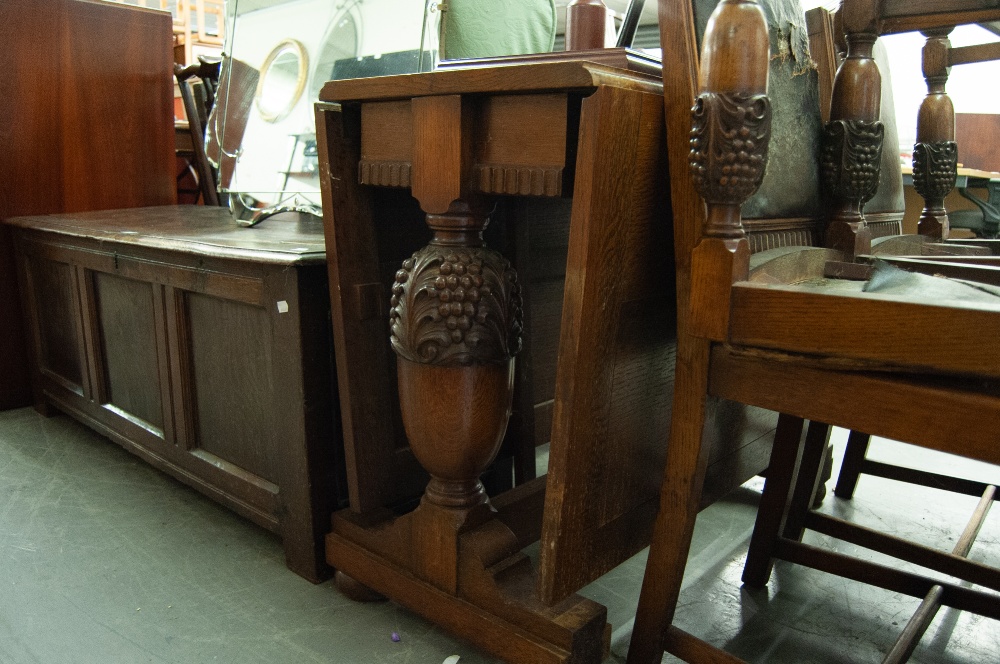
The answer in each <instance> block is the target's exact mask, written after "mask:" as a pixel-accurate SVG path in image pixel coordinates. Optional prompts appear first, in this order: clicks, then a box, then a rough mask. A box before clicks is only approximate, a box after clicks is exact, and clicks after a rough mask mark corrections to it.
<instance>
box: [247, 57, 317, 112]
mask: <svg viewBox="0 0 1000 664" xmlns="http://www.w3.org/2000/svg"><path fill="white" fill-rule="evenodd" d="M308 71H309V56H307V55H306V51H305V48H303V46H302V44H300V43H299V42H297V41H295V40H294V39H286V40H285V41H283V42H281V43H280V44H278V45H277V46H275V47H274V49H273V50H272V51H271V53H270V54H268V56H267V59H266V60H264V64H263V65H261V72H260V78H259V79H258V81H257V94H256V96H255V97H254V104H255V105H256V106H257V111H258V112H259V113H260V116H261V117H262V118H264V120H266V121H267V122H277V121H278V120H282V119H284V117H285V116H286V115H288V113H289V111H291V110H292V108H294V107H295V103H296V102H297V101H298V100H299V97H301V96H302V90H303V88H305V84H306V77H307V76H308Z"/></svg>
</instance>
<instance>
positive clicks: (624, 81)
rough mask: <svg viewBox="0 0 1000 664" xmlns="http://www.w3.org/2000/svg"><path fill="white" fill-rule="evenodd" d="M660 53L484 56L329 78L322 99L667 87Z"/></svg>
mask: <svg viewBox="0 0 1000 664" xmlns="http://www.w3.org/2000/svg"><path fill="white" fill-rule="evenodd" d="M654 71H657V67H656V62H655V59H653V58H650V57H649V56H645V55H642V54H638V53H632V52H628V51H626V49H601V50H600V51H597V52H596V53H595V52H592V51H587V52H583V53H582V55H581V54H580V53H572V54H569V53H565V52H563V53H543V54H537V55H530V56H511V57H507V58H496V59H479V60H473V61H469V62H468V64H467V65H466V66H462V67H460V66H457V65H456V64H455V63H454V62H452V63H449V65H448V66H446V67H442V68H441V69H438V70H436V71H432V72H424V73H419V74H398V75H394V76H376V77H373V78H355V79H345V80H338V81H329V82H327V83H326V85H324V86H323V89H322V90H321V91H320V94H319V98H320V101H325V102H359V101H387V100H394V99H409V98H412V97H424V96H432V95H452V94H463V95H465V94H520V93H539V92H546V91H552V90H580V91H588V90H593V89H595V88H597V87H598V86H600V85H606V84H611V85H617V86H619V87H627V88H631V89H637V90H646V91H649V92H653V93H657V94H659V93H661V91H662V89H663V81H662V79H661V78H660V76H659V74H658V73H657V74H654V73H653V72H654Z"/></svg>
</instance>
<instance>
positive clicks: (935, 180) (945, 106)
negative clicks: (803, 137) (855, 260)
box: [807, 8, 1000, 499]
mask: <svg viewBox="0 0 1000 664" xmlns="http://www.w3.org/2000/svg"><path fill="white" fill-rule="evenodd" d="M995 13H996V16H997V17H1000V10H997V11H996V12H995ZM970 18H977V19H982V18H984V17H983V16H982V15H979V16H974V17H970ZM807 19H808V21H809V28H810V36H811V38H812V39H813V41H814V42H815V43H817V44H826V43H828V42H830V41H832V39H833V38H834V37H835V36H839V37H841V38H842V34H841V35H833V34H832V33H833V31H835V30H836V28H835V27H834V25H835V23H836V20H835V19H834V17H833V15H832V14H830V13H829V12H827V11H826V10H825V9H822V8H817V9H814V10H811V11H810V12H809V13H808V14H807ZM951 20H954V19H953V18H951V15H949V14H941V15H938V16H934V17H928V18H927V19H925V23H924V24H922V25H921V27H922V28H923V30H922V31H923V34H924V35H925V36H926V37H927V44H926V45H925V47H924V50H923V57H922V60H923V62H922V64H923V72H924V78H925V79H926V81H927V90H928V92H927V97H926V98H925V99H924V101H923V103H922V104H921V106H920V110H919V113H918V125H917V145H915V146H914V150H913V173H914V186H915V188H916V189H917V191H918V193H919V194H920V195H921V197H922V198H923V199H924V201H925V203H924V209H923V212H922V214H921V218H920V222H919V223H920V226H919V232H920V234H921V235H923V236H926V237H927V238H929V239H931V240H932V241H933V242H931V243H929V244H924V245H922V247H923V248H924V251H925V253H926V252H927V251H928V250H930V248H931V247H941V245H939V244H937V243H938V242H944V243H947V244H946V245H945V247H944V248H943V253H945V254H947V253H948V251H947V247H948V246H950V247H952V248H954V247H956V246H961V247H967V246H973V247H977V248H979V249H981V250H982V253H981V254H979V255H977V256H976V257H974V258H971V259H970V258H968V256H961V257H959V256H954V255H952V256H949V257H948V258H947V259H946V260H947V261H948V262H951V261H961V262H963V263H971V264H973V265H974V264H977V263H978V264H981V265H983V264H985V265H1000V261H998V259H996V258H993V257H992V256H994V255H995V254H1000V242H997V241H993V240H990V241H975V242H970V241H969V240H968V239H961V240H951V239H950V238H949V231H950V227H951V218H952V217H953V214H949V213H948V211H947V210H946V209H945V208H944V199H945V197H946V196H947V195H948V194H949V193H950V191H951V190H952V189H953V188H954V185H955V180H956V173H957V163H958V157H957V154H958V146H957V144H956V142H955V113H954V107H953V106H952V102H951V100H950V99H949V97H948V94H947V92H946V90H945V84H946V82H947V80H948V74H949V69H950V67H951V66H953V65H960V64H966V63H972V62H985V61H990V60H996V59H1000V43H987V44H980V45H977V46H969V47H962V48H957V49H956V48H952V47H951V44H950V42H949V41H948V35H949V34H950V33H951V31H952V30H953V29H954V27H955V26H954V25H952V24H951V23H950V22H949V21H951ZM935 21H937V22H938V23H940V25H934V24H933V23H934V22H935ZM894 27H896V26H895V24H893V23H888V24H883V28H882V29H883V30H892V29H893V28H894ZM883 34H884V33H883ZM831 46H832V44H831ZM818 50H820V51H821V54H816V53H814V57H815V59H816V61H817V63H818V66H819V68H820V70H821V80H822V79H824V78H827V80H829V81H830V87H832V73H833V70H834V68H833V67H832V66H831V59H832V57H833V56H832V48H829V47H826V48H824V47H822V46H820V47H819V49H818ZM817 56H818V57H817ZM824 56H826V57H824ZM821 87H824V86H821ZM828 95H829V92H828V94H827V99H828V98H829V97H828ZM973 198H974V197H973ZM977 200H978V199H977ZM982 203H983V204H984V205H985V202H982ZM970 212H971V211H970ZM981 221H982V217H980V222H981ZM873 244H874V243H873ZM909 246H913V245H909ZM896 248H897V249H898V248H899V245H898V244H897V245H896ZM873 252H874V253H875V254H877V255H881V256H883V257H885V256H888V255H889V254H891V253H893V245H892V244H891V243H884V244H882V245H881V246H879V245H877V244H876V245H875V246H873ZM983 256H989V257H987V258H984V257H983ZM962 270H965V272H966V274H968V270H969V268H962ZM958 273H959V272H956V274H958ZM870 441H871V436H869V435H868V434H865V433H862V432H857V431H852V432H851V434H850V436H849V438H848V443H847V448H846V450H845V453H844V461H843V463H842V465H841V470H840V474H839V476H838V479H837V484H836V488H835V490H834V493H835V495H836V496H837V497H838V498H844V499H850V498H851V497H852V496H853V495H854V490H855V488H856V486H857V482H858V479H859V476H860V475H861V474H870V475H876V476H879V477H885V478H889V479H894V480H898V481H904V482H909V483H914V484H921V485H924V486H930V487H934V488H938V489H945V490H950V491H954V492H958V493H965V494H968V495H974V496H981V495H982V493H983V491H984V490H985V489H986V485H984V484H983V483H981V482H974V481H969V480H965V479H962V478H954V477H950V476H946V475H942V474H939V473H928V472H924V471H919V470H915V469H912V468H908V467H905V466H898V465H895V464H888V463H884V462H879V461H872V460H870V459H868V458H867V450H868V447H869V445H870Z"/></svg>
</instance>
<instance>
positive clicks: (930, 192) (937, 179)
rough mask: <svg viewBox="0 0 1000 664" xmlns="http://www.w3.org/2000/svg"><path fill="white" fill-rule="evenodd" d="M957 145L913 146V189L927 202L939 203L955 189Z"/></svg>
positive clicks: (933, 144)
mask: <svg viewBox="0 0 1000 664" xmlns="http://www.w3.org/2000/svg"><path fill="white" fill-rule="evenodd" d="M957 175H958V145H957V144H956V143H955V141H937V142H934V143H917V144H916V145H914V146H913V188H914V189H916V190H917V193H918V194H920V195H921V196H922V197H923V198H925V199H927V200H935V201H940V200H944V197H945V196H947V195H948V193H949V192H950V191H951V190H952V189H953V188H954V187H955V179H956V177H957Z"/></svg>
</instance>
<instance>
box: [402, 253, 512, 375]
mask: <svg viewBox="0 0 1000 664" xmlns="http://www.w3.org/2000/svg"><path fill="white" fill-rule="evenodd" d="M391 306H392V308H391V309H390V312H389V319H390V326H391V333H392V336H391V342H392V347H393V349H394V350H395V351H396V353H397V354H398V355H400V356H401V357H403V358H405V359H408V360H411V361H414V362H420V363H424V364H440V365H446V366H455V365H468V364H473V363H502V362H505V361H507V360H509V359H510V358H511V357H513V356H514V355H516V354H517V352H518V351H519V350H520V349H521V332H522V320H523V315H524V314H523V310H522V301H521V289H520V286H519V285H518V283H517V273H516V272H515V271H514V269H513V267H511V264H510V261H508V260H506V259H505V258H504V257H503V256H501V255H500V254H499V253H497V252H495V251H492V250H490V249H486V248H485V247H469V248H462V249H454V250H452V249H448V248H442V247H438V246H434V245H430V246H427V247H424V248H423V249H421V250H420V251H418V252H416V253H415V254H413V256H411V257H410V258H408V259H406V260H405V261H403V266H402V268H401V269H400V270H399V271H397V272H396V279H395V283H393V286H392V299H391Z"/></svg>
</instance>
